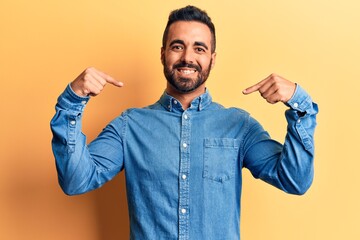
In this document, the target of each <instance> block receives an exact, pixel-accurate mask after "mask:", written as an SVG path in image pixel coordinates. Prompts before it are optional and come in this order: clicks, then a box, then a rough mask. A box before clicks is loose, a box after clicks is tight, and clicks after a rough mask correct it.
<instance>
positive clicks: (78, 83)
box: [70, 67, 124, 97]
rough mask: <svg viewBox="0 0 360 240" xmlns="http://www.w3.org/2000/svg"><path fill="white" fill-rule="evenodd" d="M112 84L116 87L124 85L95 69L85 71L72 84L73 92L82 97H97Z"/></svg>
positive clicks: (90, 68)
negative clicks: (107, 85) (106, 86)
mask: <svg viewBox="0 0 360 240" xmlns="http://www.w3.org/2000/svg"><path fill="white" fill-rule="evenodd" d="M107 83H110V84H112V85H114V86H116V87H122V86H123V85H124V84H123V83H122V82H119V81H117V80H115V79H114V78H113V77H111V76H109V75H107V74H106V73H103V72H101V71H99V70H97V69H95V68H93V67H89V68H87V69H85V71H83V72H82V73H81V74H80V75H79V76H78V77H77V78H76V79H75V80H74V81H73V82H72V83H71V84H70V86H71V88H72V90H73V91H74V92H75V93H76V94H77V95H79V96H81V97H86V96H96V95H98V94H99V93H100V92H101V91H102V90H103V89H104V87H105V85H106V84H107Z"/></svg>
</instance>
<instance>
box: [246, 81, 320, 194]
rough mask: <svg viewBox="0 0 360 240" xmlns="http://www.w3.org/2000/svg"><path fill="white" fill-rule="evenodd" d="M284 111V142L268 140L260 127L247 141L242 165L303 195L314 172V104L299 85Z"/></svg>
mask: <svg viewBox="0 0 360 240" xmlns="http://www.w3.org/2000/svg"><path fill="white" fill-rule="evenodd" d="M296 91H297V92H296V93H295V95H294V97H293V98H292V99H290V100H289V102H288V105H289V106H290V107H291V109H289V110H287V111H286V118H287V121H288V127H287V135H286V138H285V143H284V144H283V145H281V144H279V143H277V142H275V141H273V140H271V139H270V138H269V137H268V136H267V134H266V133H264V131H263V130H262V129H261V128H255V129H253V131H252V133H251V134H252V135H255V136H259V137H254V139H253V140H252V141H251V143H249V147H248V150H247V153H246V159H245V166H246V167H248V168H249V169H250V171H251V172H252V174H253V175H254V176H255V177H257V178H260V179H262V180H264V181H266V182H268V183H270V184H272V185H274V186H276V187H278V188H280V189H282V190H284V191H285V192H289V193H293V194H303V193H304V192H305V191H306V190H307V189H308V188H309V187H310V185H311V183H312V179H313V171H314V169H313V168H314V164H313V159H314V130H315V126H316V114H317V112H318V110H317V105H316V104H315V103H313V102H312V100H311V98H310V97H309V95H307V94H306V92H305V91H304V90H303V89H302V88H301V87H298V88H297V90H296Z"/></svg>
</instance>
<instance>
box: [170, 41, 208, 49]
mask: <svg viewBox="0 0 360 240" xmlns="http://www.w3.org/2000/svg"><path fill="white" fill-rule="evenodd" d="M174 44H182V45H185V43H184V41H183V40H180V39H175V40H173V41H172V42H171V43H170V46H172V45H174ZM194 46H201V47H204V48H205V49H206V50H209V47H208V46H207V45H206V44H205V43H204V42H198V41H196V42H195V43H194Z"/></svg>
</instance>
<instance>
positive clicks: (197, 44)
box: [195, 42, 209, 50]
mask: <svg viewBox="0 0 360 240" xmlns="http://www.w3.org/2000/svg"><path fill="white" fill-rule="evenodd" d="M195 46H202V47H204V48H205V49H206V50H209V48H208V46H207V45H206V44H205V43H203V42H195Z"/></svg>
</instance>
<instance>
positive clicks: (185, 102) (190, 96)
mask: <svg viewBox="0 0 360 240" xmlns="http://www.w3.org/2000/svg"><path fill="white" fill-rule="evenodd" d="M166 92H167V94H169V95H170V96H172V97H174V98H176V99H177V100H178V101H180V103H181V105H182V107H183V109H184V110H186V109H188V108H189V107H190V104H191V102H192V101H193V100H194V99H195V98H197V97H199V96H200V95H202V94H204V93H205V84H203V85H201V86H199V87H198V88H197V89H195V90H194V91H192V92H189V93H182V92H179V91H177V90H176V89H174V88H173V87H172V86H171V85H170V84H169V83H168V84H167V87H166Z"/></svg>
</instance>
